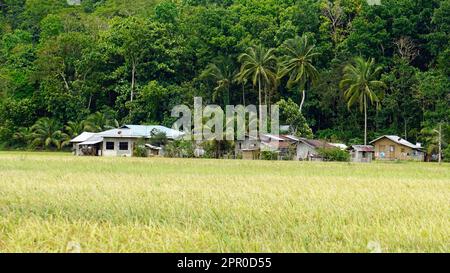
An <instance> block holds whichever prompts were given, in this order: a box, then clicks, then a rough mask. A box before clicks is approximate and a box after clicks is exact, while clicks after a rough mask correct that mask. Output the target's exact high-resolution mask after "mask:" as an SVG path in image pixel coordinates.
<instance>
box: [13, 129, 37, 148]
mask: <svg viewBox="0 0 450 273" xmlns="http://www.w3.org/2000/svg"><path fill="white" fill-rule="evenodd" d="M32 137H33V132H32V131H31V128H28V127H21V128H19V130H17V132H15V133H14V135H13V139H14V140H16V141H17V142H20V143H22V144H25V145H28V144H29V143H30V140H31V139H32Z"/></svg>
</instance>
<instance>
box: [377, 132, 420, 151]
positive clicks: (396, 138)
mask: <svg viewBox="0 0 450 273" xmlns="http://www.w3.org/2000/svg"><path fill="white" fill-rule="evenodd" d="M383 138H387V139H389V140H391V141H393V142H395V143H397V144H400V145H403V146H406V147H409V148H412V149H421V148H422V147H420V146H417V145H414V144H412V143H411V142H409V141H407V140H406V139H403V138H401V137H399V136H394V135H385V136H381V137H379V138H377V139H375V140H372V141H371V142H370V144H372V143H374V142H377V141H378V140H380V139H383Z"/></svg>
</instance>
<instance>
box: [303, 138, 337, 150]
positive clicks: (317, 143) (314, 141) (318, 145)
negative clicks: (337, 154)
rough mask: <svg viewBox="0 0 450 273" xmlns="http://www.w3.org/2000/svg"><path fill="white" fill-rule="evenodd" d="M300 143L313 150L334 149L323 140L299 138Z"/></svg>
mask: <svg viewBox="0 0 450 273" xmlns="http://www.w3.org/2000/svg"><path fill="white" fill-rule="evenodd" d="M300 141H301V142H303V143H305V144H306V145H309V146H311V147H313V148H335V147H334V146H332V145H330V144H328V142H326V141H323V140H317V139H306V138H300Z"/></svg>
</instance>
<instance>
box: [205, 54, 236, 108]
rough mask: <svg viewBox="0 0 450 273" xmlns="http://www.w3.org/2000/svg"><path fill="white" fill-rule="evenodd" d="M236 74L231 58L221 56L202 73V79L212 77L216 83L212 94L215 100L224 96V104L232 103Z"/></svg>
mask: <svg viewBox="0 0 450 273" xmlns="http://www.w3.org/2000/svg"><path fill="white" fill-rule="evenodd" d="M235 75H236V69H235V68H234V64H233V62H232V60H231V59H230V58H221V59H220V60H218V61H217V62H215V63H210V64H208V66H207V67H206V68H205V70H203V72H202V74H201V75H200V78H201V79H210V80H212V81H213V82H214V83H215V87H214V92H213V94H212V99H213V101H217V100H218V98H219V97H222V98H223V104H224V105H229V104H230V88H231V84H232V83H233V81H234V78H235Z"/></svg>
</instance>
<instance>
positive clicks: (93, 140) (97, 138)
mask: <svg viewBox="0 0 450 273" xmlns="http://www.w3.org/2000/svg"><path fill="white" fill-rule="evenodd" d="M100 142H103V137H101V136H98V135H93V136H91V137H90V138H89V139H87V140H86V141H84V142H81V143H80V144H78V145H93V144H97V143H100Z"/></svg>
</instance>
